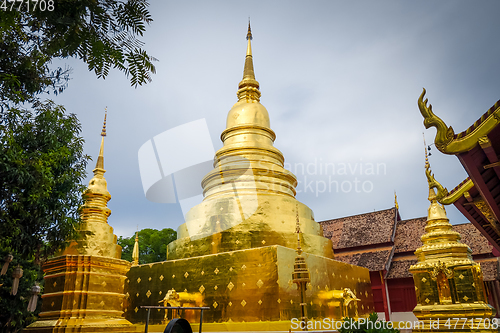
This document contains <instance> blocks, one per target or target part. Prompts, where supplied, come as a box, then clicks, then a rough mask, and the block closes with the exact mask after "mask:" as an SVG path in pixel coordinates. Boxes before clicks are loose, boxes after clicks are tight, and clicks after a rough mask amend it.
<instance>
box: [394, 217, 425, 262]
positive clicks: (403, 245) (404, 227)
mask: <svg viewBox="0 0 500 333" xmlns="http://www.w3.org/2000/svg"><path fill="white" fill-rule="evenodd" d="M426 221H427V217H418V218H415V219H409V220H404V221H398V223H397V224H396V235H395V236H394V247H395V249H394V253H401V252H415V250H416V249H418V248H419V247H421V246H422V242H421V241H420V237H421V236H422V235H423V234H424V233H425V224H426Z"/></svg>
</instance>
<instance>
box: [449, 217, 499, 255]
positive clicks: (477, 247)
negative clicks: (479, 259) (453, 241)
mask: <svg viewBox="0 0 500 333" xmlns="http://www.w3.org/2000/svg"><path fill="white" fill-rule="evenodd" d="M453 230H455V231H456V232H458V233H460V235H462V240H461V242H462V243H464V244H467V245H469V247H470V248H471V250H472V254H474V255H476V254H486V253H491V251H493V246H492V245H491V244H490V243H488V240H487V239H486V237H484V236H483V235H482V234H481V232H480V231H479V230H477V228H476V227H474V225H473V224H472V223H463V224H456V225H454V226H453Z"/></svg>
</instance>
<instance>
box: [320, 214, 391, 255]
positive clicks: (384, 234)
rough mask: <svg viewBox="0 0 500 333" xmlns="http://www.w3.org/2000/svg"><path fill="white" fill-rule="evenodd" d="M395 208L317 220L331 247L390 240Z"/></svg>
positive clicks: (337, 247)
mask: <svg viewBox="0 0 500 333" xmlns="http://www.w3.org/2000/svg"><path fill="white" fill-rule="evenodd" d="M395 218H396V208H390V209H386V210H379V211H376V212H370V213H366V214H360V215H354V216H347V217H342V218H339V219H333V220H327V221H322V222H319V223H320V224H321V225H322V226H323V231H324V235H325V237H328V238H330V239H331V240H332V243H333V249H334V250H335V249H345V248H351V247H359V246H366V245H375V244H381V243H387V242H392V235H393V233H394V222H395Z"/></svg>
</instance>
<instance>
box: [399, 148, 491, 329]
mask: <svg viewBox="0 0 500 333" xmlns="http://www.w3.org/2000/svg"><path fill="white" fill-rule="evenodd" d="M425 173H426V176H427V180H428V183H429V201H430V202H431V204H430V206H429V210H428V218H427V225H426V227H425V231H426V233H425V234H424V235H423V236H422V237H421V239H422V243H423V246H422V247H420V248H418V249H417V250H416V251H415V255H416V256H417V260H418V262H417V263H416V264H415V265H412V266H411V267H410V269H409V270H410V272H411V273H412V274H413V280H414V283H415V293H416V295H417V306H416V307H415V309H414V310H413V313H414V314H415V316H416V317H417V318H418V320H419V321H420V323H421V326H420V327H414V328H413V331H414V332H498V329H496V328H494V327H497V326H496V325H494V321H493V316H494V315H495V312H496V311H495V309H494V308H493V307H491V305H489V304H488V300H487V298H486V292H485V290H484V284H483V277H482V272H481V266H480V265H479V264H478V263H476V262H474V261H473V260H472V250H471V249H470V248H469V247H468V246H467V245H466V244H463V243H461V242H460V238H461V236H460V234H459V233H458V232H456V231H453V228H452V226H451V224H450V222H449V219H448V217H447V216H446V211H445V209H444V207H443V206H442V205H441V204H439V203H438V201H439V200H440V199H441V198H442V197H443V196H444V194H445V193H446V191H445V189H444V188H443V186H442V185H441V184H439V183H438V182H437V181H436V179H435V178H434V176H433V175H432V174H431V170H430V165H429V161H428V158H427V150H426V163H425ZM435 188H436V189H437V190H438V191H437V193H436V191H435V190H434V189H435Z"/></svg>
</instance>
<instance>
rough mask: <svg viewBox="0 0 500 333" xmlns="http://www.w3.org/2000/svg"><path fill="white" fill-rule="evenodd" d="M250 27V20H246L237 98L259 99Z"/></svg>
mask: <svg viewBox="0 0 500 333" xmlns="http://www.w3.org/2000/svg"><path fill="white" fill-rule="evenodd" d="M252 39H253V37H252V28H251V27H250V20H249V21H248V32H247V40H248V42H247V54H246V56H245V67H244V68H243V80H241V82H240V84H239V85H238V93H237V95H238V100H241V99H244V98H245V99H247V100H254V101H257V102H258V101H259V100H260V91H259V82H257V80H255V72H254V70H253V57H252Z"/></svg>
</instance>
